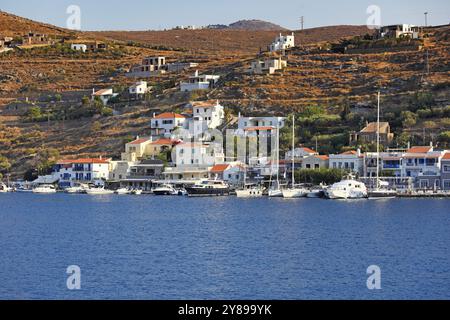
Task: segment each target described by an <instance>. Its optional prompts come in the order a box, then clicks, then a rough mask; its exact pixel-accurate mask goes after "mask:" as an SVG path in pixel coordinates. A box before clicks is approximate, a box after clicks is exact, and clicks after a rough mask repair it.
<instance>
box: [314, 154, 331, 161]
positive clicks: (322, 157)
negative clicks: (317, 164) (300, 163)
mask: <svg viewBox="0 0 450 320" xmlns="http://www.w3.org/2000/svg"><path fill="white" fill-rule="evenodd" d="M315 157H316V158H317V159H320V160H328V159H330V157H329V156H321V155H318V156H315Z"/></svg>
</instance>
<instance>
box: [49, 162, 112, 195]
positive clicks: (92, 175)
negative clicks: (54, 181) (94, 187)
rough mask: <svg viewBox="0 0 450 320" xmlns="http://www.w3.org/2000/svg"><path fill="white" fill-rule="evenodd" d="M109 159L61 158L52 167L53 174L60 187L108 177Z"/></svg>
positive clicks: (103, 179)
mask: <svg viewBox="0 0 450 320" xmlns="http://www.w3.org/2000/svg"><path fill="white" fill-rule="evenodd" d="M110 162H111V159H102V158H99V159H76V160H61V161H58V162H57V163H56V165H54V167H53V174H52V175H53V176H54V177H55V178H58V180H59V185H60V187H62V188H65V187H70V186H73V184H74V183H76V182H79V183H95V182H96V181H106V180H107V179H108V178H109V171H110Z"/></svg>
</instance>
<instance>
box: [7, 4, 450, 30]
mask: <svg viewBox="0 0 450 320" xmlns="http://www.w3.org/2000/svg"><path fill="white" fill-rule="evenodd" d="M71 4H74V5H79V6H80V8H81V11H82V25H81V27H82V30H149V29H163V28H171V27H173V26H176V25H197V26H198V25H208V24H216V23H222V24H229V23H231V22H235V21H237V20H240V19H262V20H267V21H270V22H274V23H277V24H280V25H282V26H284V27H286V28H291V29H299V28H300V23H299V17H300V16H302V15H303V16H305V27H306V28H311V27H318V26H326V25H337V24H353V25H361V24H365V23H366V20H367V14H366V9H367V7H368V6H369V5H372V4H376V5H378V6H380V7H381V10H382V16H381V18H382V21H381V23H382V24H394V23H412V24H416V25H423V24H424V15H423V13H424V12H425V11H428V12H429V24H432V25H438V24H445V23H449V22H450V1H449V0H422V1H418V0H338V1H336V0H305V1H304V0H226V1H222V0H189V1H188V0H168V1H161V0H146V1H145V0H131V1H119V0H103V1H102V0H26V1H25V0H0V10H2V11H6V12H10V13H14V14H16V15H19V16H23V17H27V18H30V19H33V20H37V21H42V22H47V23H51V24H54V25H58V26H62V27H65V26H66V20H67V17H68V15H67V14H66V8H67V7H68V6H69V5H71Z"/></svg>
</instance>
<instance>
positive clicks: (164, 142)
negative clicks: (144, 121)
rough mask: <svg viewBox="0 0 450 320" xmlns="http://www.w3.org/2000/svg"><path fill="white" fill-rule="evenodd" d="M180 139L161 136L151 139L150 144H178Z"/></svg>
mask: <svg viewBox="0 0 450 320" xmlns="http://www.w3.org/2000/svg"><path fill="white" fill-rule="evenodd" d="M179 143H180V141H177V140H172V139H168V138H161V139H159V140H156V141H153V142H152V143H151V144H153V145H161V146H165V145H172V146H173V145H176V144H179Z"/></svg>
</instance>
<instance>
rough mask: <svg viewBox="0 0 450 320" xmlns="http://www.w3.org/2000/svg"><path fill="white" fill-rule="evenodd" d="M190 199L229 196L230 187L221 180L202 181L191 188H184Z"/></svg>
mask: <svg viewBox="0 0 450 320" xmlns="http://www.w3.org/2000/svg"><path fill="white" fill-rule="evenodd" d="M186 191H187V193H188V196H190V197H202V196H203V197H206V196H229V195H230V193H231V189H230V186H229V185H228V184H226V183H225V182H224V181H222V180H202V181H201V182H199V183H197V184H195V185H194V186H192V187H186Z"/></svg>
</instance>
